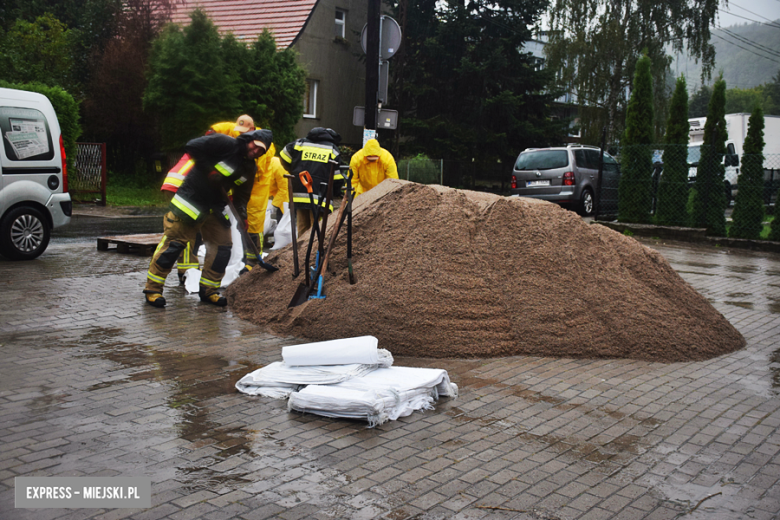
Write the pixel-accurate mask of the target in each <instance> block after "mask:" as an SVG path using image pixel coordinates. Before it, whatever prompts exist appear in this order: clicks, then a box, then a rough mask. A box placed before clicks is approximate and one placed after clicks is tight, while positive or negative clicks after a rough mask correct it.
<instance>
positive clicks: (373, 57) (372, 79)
mask: <svg viewBox="0 0 780 520" xmlns="http://www.w3.org/2000/svg"><path fill="white" fill-rule="evenodd" d="M381 4H382V0H368V21H367V27H366V37H367V38H366V39H367V41H366V105H365V106H366V115H365V123H364V124H365V126H364V127H363V128H364V132H363V144H365V141H367V139H366V136H367V135H371V134H374V135H375V133H376V116H377V91H378V90H379V36H380V34H379V16H380V13H379V11H380V7H381ZM372 131H373V132H372ZM369 138H370V137H369Z"/></svg>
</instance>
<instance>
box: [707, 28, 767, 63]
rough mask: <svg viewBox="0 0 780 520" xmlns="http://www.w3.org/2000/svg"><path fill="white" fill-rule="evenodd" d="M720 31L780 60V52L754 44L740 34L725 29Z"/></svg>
mask: <svg viewBox="0 0 780 520" xmlns="http://www.w3.org/2000/svg"><path fill="white" fill-rule="evenodd" d="M720 30H721V31H723V32H724V33H726V34H728V35H729V36H731V37H732V38H736V39H737V40H739V41H741V42H743V43H745V44H747V45H749V46H750V47H753V48H755V49H758V50H760V51H761V52H765V53H767V54H769V55H772V56H776V57H778V58H780V52H778V51H776V50H775V49H772V48H770V47H766V46H764V45H761V44H760V43H756V42H754V41H753V40H751V39H749V38H745V37H744V36H742V35H740V34H737V33H735V32H732V31H729V30H728V29H724V28H723V27H721V28H720Z"/></svg>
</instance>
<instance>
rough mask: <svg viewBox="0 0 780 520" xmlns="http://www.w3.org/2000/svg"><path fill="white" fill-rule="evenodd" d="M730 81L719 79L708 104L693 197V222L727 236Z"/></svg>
mask: <svg viewBox="0 0 780 520" xmlns="http://www.w3.org/2000/svg"><path fill="white" fill-rule="evenodd" d="M725 110H726V82H725V81H724V80H723V76H722V75H721V77H720V78H719V79H718V80H717V81H716V82H715V85H714V87H713V89H712V97H711V98H710V104H709V107H708V108H707V122H706V123H705V124H704V143H703V144H702V146H701V160H700V161H699V166H698V168H697V171H696V184H695V185H694V189H695V190H696V193H695V195H694V198H693V210H692V215H691V223H692V225H693V226H694V227H702V228H707V234H708V235H714V236H720V237H722V236H726V215H725V211H726V204H727V199H726V190H725V185H724V182H725V181H724V179H725V175H726V169H725V166H724V165H723V156H724V155H725V153H726V139H727V137H728V129H727V128H726V117H725V116H726V112H725Z"/></svg>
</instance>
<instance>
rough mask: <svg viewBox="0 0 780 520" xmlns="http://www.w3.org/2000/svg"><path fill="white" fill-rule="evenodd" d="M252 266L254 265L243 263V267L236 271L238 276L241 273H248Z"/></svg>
mask: <svg viewBox="0 0 780 520" xmlns="http://www.w3.org/2000/svg"><path fill="white" fill-rule="evenodd" d="M253 267H254V266H252V265H249V264H246V265H244V268H243V269H241V270H240V271H239V272H238V276H241V275H242V274H246V273H248V272H249V271H251V270H252V268H253Z"/></svg>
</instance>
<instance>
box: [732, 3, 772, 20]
mask: <svg viewBox="0 0 780 520" xmlns="http://www.w3.org/2000/svg"><path fill="white" fill-rule="evenodd" d="M778 1H780V0H778ZM732 5H733V6H734V7H739V8H740V9H742V10H743V11H747V12H748V13H750V14H754V15H756V16H758V17H759V18H763V19H764V20H766V21H768V22H774V20H770V19H769V18H767V17H766V16H763V15H760V14H758V13H754V12H753V11H751V10H750V9H745V8H744V7H742V6H741V5H737V4H736V3H735V2H733V1H732V2H730V3H729V6H732Z"/></svg>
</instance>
